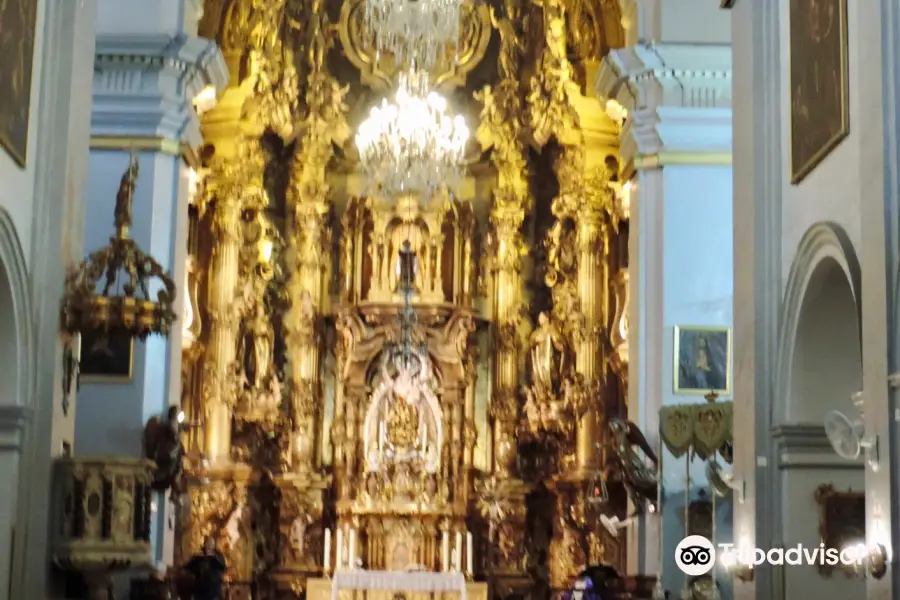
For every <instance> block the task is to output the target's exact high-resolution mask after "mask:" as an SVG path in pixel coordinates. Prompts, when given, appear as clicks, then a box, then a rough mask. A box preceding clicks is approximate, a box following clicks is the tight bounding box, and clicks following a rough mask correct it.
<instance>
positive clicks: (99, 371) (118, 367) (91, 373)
mask: <svg viewBox="0 0 900 600" xmlns="http://www.w3.org/2000/svg"><path fill="white" fill-rule="evenodd" d="M80 366H81V371H80V372H81V381H82V382H83V383H125V382H127V381H131V375H132V369H133V368H134V339H133V338H131V337H129V336H125V335H119V336H115V335H114V336H102V335H99V334H81V365H80Z"/></svg>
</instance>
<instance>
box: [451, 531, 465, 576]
mask: <svg viewBox="0 0 900 600" xmlns="http://www.w3.org/2000/svg"><path fill="white" fill-rule="evenodd" d="M462 551H463V548H462V532H461V531H457V532H456V561H454V562H455V564H454V565H453V569H454V570H455V571H462Z"/></svg>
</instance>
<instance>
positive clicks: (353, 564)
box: [348, 529, 356, 569]
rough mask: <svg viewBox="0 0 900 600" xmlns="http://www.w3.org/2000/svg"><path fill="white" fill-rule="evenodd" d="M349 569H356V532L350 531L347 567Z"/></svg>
mask: <svg viewBox="0 0 900 600" xmlns="http://www.w3.org/2000/svg"><path fill="white" fill-rule="evenodd" d="M348 566H349V567H350V568H351V569H355V568H356V530H355V529H351V530H350V563H349V565H348Z"/></svg>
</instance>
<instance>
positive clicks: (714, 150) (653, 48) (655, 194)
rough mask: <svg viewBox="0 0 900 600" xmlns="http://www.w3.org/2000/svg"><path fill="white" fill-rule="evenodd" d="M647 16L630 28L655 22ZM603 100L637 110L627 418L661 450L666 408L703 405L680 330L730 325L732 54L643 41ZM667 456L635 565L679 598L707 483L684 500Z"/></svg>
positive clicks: (607, 70) (638, 533) (681, 477)
mask: <svg viewBox="0 0 900 600" xmlns="http://www.w3.org/2000/svg"><path fill="white" fill-rule="evenodd" d="M640 8H641V7H637V8H636V9H635V11H636V12H633V13H632V14H631V16H630V17H629V14H628V13H626V14H625V18H626V21H627V20H628V19H629V18H631V19H635V20H637V21H638V22H646V15H644V16H641V15H642V13H641V10H638V9H640ZM643 8H646V6H644V7H643ZM638 39H640V37H639V38H638ZM596 92H597V96H598V97H600V98H601V102H604V103H606V102H608V101H610V100H614V101H615V102H617V103H618V104H619V105H621V107H622V108H624V109H625V111H627V112H626V113H625V114H626V115H627V117H626V119H625V121H624V123H623V124H622V136H621V144H620V156H621V159H622V162H623V165H625V172H626V175H632V174H633V175H632V178H631V184H632V185H631V187H630V209H631V226H630V230H629V231H630V239H629V265H630V274H631V277H630V283H629V285H630V290H629V292H630V297H631V298H633V299H635V301H633V302H632V303H631V305H630V310H631V314H630V315H629V323H630V326H631V331H630V343H629V350H630V356H629V377H628V378H629V390H628V394H629V399H628V405H629V418H630V419H631V420H632V421H634V422H635V423H637V424H638V426H639V427H640V428H641V429H642V430H643V431H644V432H645V434H646V436H647V438H648V439H649V440H651V443H653V440H658V429H659V423H658V411H659V409H660V408H661V407H662V406H663V405H669V404H678V403H686V402H704V401H705V400H704V399H703V397H702V396H701V395H695V396H683V395H677V394H676V393H675V392H674V386H673V382H674V379H675V375H676V369H677V366H676V365H677V357H675V356H674V333H675V327H676V326H678V325H695V326H729V327H730V326H731V325H732V298H733V288H732V260H731V249H732V230H731V227H732V207H731V195H732V171H731V129H732V126H731V114H732V113H731V97H732V94H731V48H730V45H729V44H727V43H723V44H709V43H707V44H695V43H685V42H657V43H650V44H648V43H643V42H637V43H636V44H635V45H632V46H630V47H626V48H622V49H618V50H613V51H611V52H610V54H609V55H608V56H607V58H605V59H604V61H603V63H602V64H601V67H600V69H599V71H598V75H597V80H596ZM723 399H726V398H723ZM663 454H664V456H663V457H662V458H663V464H664V469H665V472H664V474H663V486H664V490H665V498H666V499H665V501H664V506H663V512H662V520H660V518H659V517H647V518H644V519H641V521H640V523H639V524H638V526H637V527H635V528H633V529H632V530H631V531H630V532H629V533H630V539H629V543H628V547H629V561H628V564H629V571H630V572H631V573H641V574H648V575H656V574H658V573H659V572H660V570H662V573H663V585H664V587H666V588H667V589H668V590H670V591H671V592H672V593H673V594H677V593H679V592H680V589H681V586H682V575H681V573H680V572H679V571H678V570H677V568H676V566H675V562H674V548H675V546H676V545H677V543H678V542H679V541H680V540H681V538H682V537H684V523H683V521H684V506H685V503H686V502H690V501H693V500H695V499H696V496H697V491H698V490H699V489H700V488H703V487H706V485H707V484H706V480H705V475H704V474H703V465H702V463H696V462H695V464H694V465H692V468H691V480H692V485H691V493H690V494H686V486H685V481H686V477H685V465H684V459H680V460H675V459H674V458H673V457H672V456H671V455H668V453H663ZM707 494H708V490H707ZM660 526H662V535H660ZM717 527H718V530H719V532H720V534H721V536H720V537H719V541H728V539H727V538H730V531H728V530H729V529H730V528H729V527H728V526H727V524H726V523H725V522H724V520H723V519H722V518H721V515H720V516H719V517H718V518H717ZM660 540H662V546H663V551H662V552H661V551H660ZM660 561H662V563H661V562H660ZM722 583H723V585H724V586H727V585H728V584H727V583H725V582H722Z"/></svg>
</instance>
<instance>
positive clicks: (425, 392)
mask: <svg viewBox="0 0 900 600" xmlns="http://www.w3.org/2000/svg"><path fill="white" fill-rule="evenodd" d="M404 358H408V359H409V360H408V361H407V360H404ZM391 362H392V361H390V360H389V358H388V357H387V356H385V358H384V359H382V365H381V375H380V379H381V381H380V383H379V384H378V386H377V387H376V389H375V391H374V392H373V395H372V404H371V405H370V408H369V411H368V415H367V416H366V421H365V423H366V425H365V452H366V454H365V456H366V462H367V468H368V469H369V470H370V471H378V470H380V465H381V464H382V463H383V462H385V461H389V462H394V463H400V462H408V461H410V460H412V461H415V462H422V463H424V467H425V469H426V471H428V472H434V470H435V469H437V467H438V462H439V458H440V448H441V431H440V418H441V417H440V406H439V404H438V401H437V398H436V397H435V395H434V392H433V390H432V387H431V382H432V379H433V376H432V374H431V373H432V372H431V368H430V366H429V363H428V359H427V358H426V357H424V356H423V355H422V353H420V352H416V351H413V356H412V357H397V358H396V360H394V361H393V363H394V365H393V366H394V367H395V368H396V375H392V374H391V372H390V363H391ZM395 485H396V482H395Z"/></svg>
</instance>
